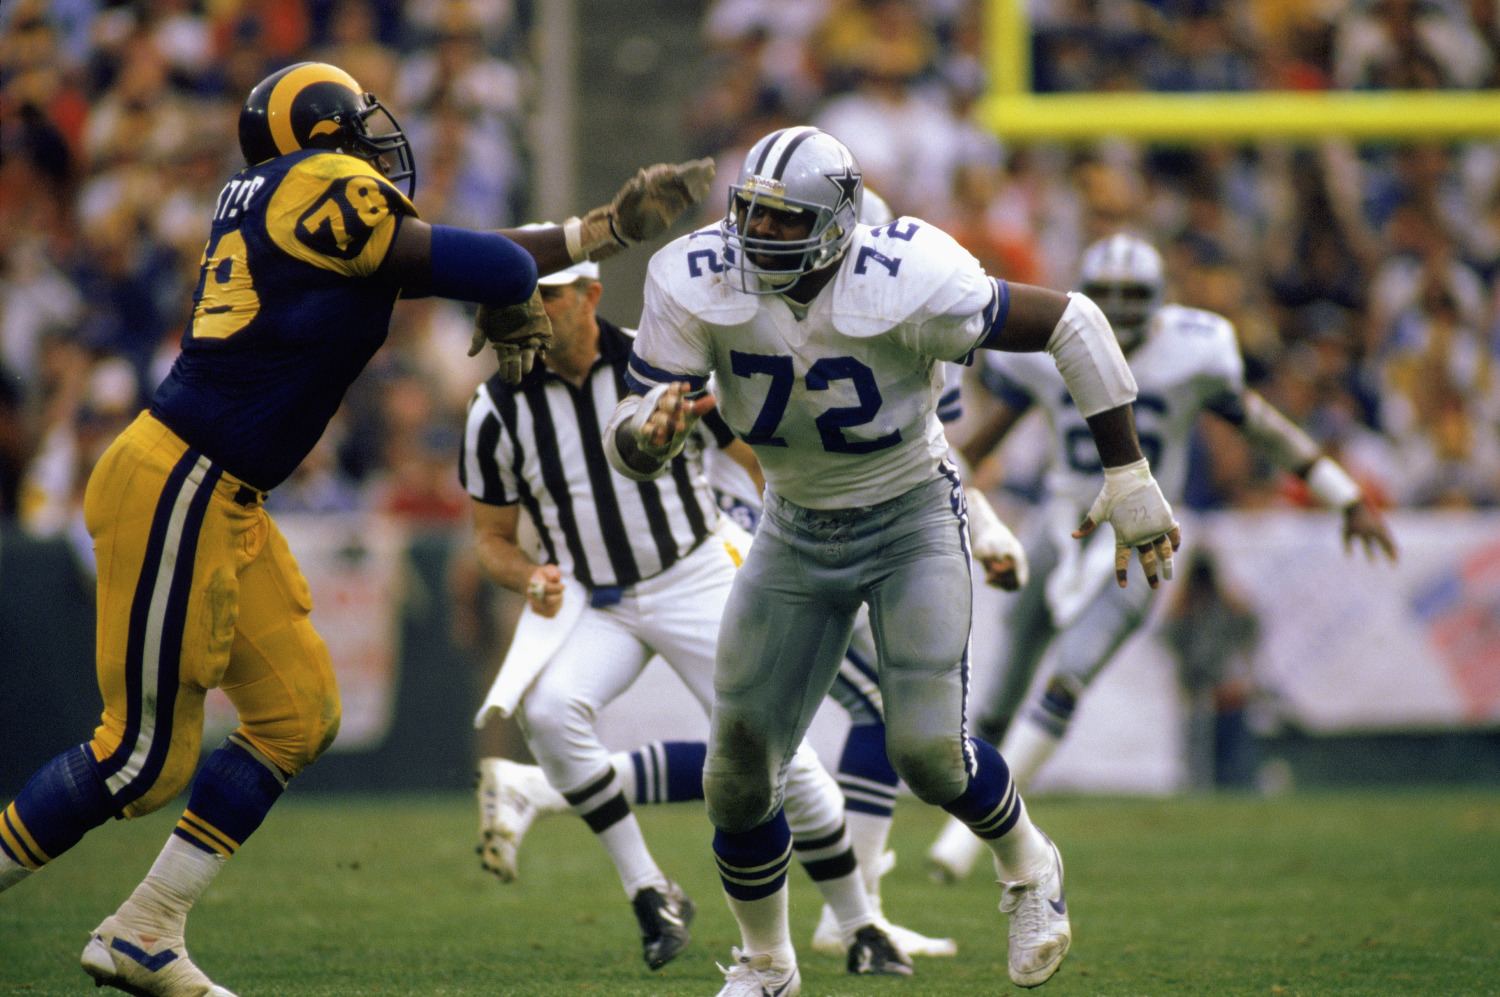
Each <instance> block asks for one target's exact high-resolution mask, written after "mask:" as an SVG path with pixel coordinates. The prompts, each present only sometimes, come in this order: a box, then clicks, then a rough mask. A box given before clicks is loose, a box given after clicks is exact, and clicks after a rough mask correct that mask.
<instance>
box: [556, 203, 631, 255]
mask: <svg viewBox="0 0 1500 997" xmlns="http://www.w3.org/2000/svg"><path fill="white" fill-rule="evenodd" d="M562 230H563V241H564V243H565V245H566V246H567V247H568V256H569V257H570V258H571V259H572V260H573V262H574V263H582V262H583V261H584V260H597V259H601V258H603V257H606V256H610V255H612V254H614V253H617V252H619V251H620V250H622V249H624V248H625V247H626V246H629V245H630V242H629V240H627V239H626V238H625V236H624V235H622V234H621V233H620V232H619V230H618V227H617V226H616V225H615V219H614V211H613V210H612V209H611V208H609V207H607V206H605V207H598V208H593V209H591V210H590V211H588V212H587V213H585V214H584V215H583V217H582V218H579V217H577V216H575V217H573V218H569V219H567V220H566V221H564V222H563V224H562Z"/></svg>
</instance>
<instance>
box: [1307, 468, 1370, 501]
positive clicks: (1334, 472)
mask: <svg viewBox="0 0 1500 997" xmlns="http://www.w3.org/2000/svg"><path fill="white" fill-rule="evenodd" d="M1304 480H1306V481H1307V490H1308V491H1310V492H1312V493H1313V496H1314V497H1315V498H1317V500H1318V501H1319V502H1322V503H1323V504H1324V505H1325V506H1327V507H1328V508H1330V509H1347V508H1348V507H1349V506H1351V505H1353V504H1354V503H1356V502H1358V501H1359V500H1360V499H1362V498H1364V492H1363V491H1361V490H1360V487H1359V483H1358V482H1357V481H1355V480H1354V479H1353V478H1351V477H1349V472H1348V471H1346V470H1344V469H1343V468H1342V467H1340V466H1339V464H1338V461H1336V460H1334V459H1333V458H1332V457H1328V456H1323V457H1319V458H1318V459H1317V460H1315V461H1313V465H1312V467H1310V468H1308V469H1307V477H1306V478H1305V479H1304Z"/></svg>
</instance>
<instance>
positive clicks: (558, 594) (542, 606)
mask: <svg viewBox="0 0 1500 997" xmlns="http://www.w3.org/2000/svg"><path fill="white" fill-rule="evenodd" d="M526 601H527V603H528V604H529V605H530V606H531V608H532V609H534V610H535V611H536V613H537V615H538V616H545V617H547V618H548V619H551V618H552V617H554V616H556V615H557V613H558V610H560V609H562V602H563V582H562V569H560V568H559V567H558V566H557V565H555V564H542V565H538V566H537V569H536V570H535V571H533V572H532V573H531V578H530V579H529V580H528V581H527V582H526Z"/></svg>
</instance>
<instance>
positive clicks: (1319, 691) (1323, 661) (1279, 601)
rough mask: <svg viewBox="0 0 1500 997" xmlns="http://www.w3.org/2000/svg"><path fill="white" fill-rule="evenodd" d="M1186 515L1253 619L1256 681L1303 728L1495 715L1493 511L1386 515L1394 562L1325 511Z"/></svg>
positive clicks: (1498, 712)
mask: <svg viewBox="0 0 1500 997" xmlns="http://www.w3.org/2000/svg"><path fill="white" fill-rule="evenodd" d="M1194 526H1195V527H1196V531H1197V535H1198V538H1199V541H1200V543H1203V544H1207V545H1208V546H1209V547H1210V548H1211V549H1212V550H1213V551H1214V553H1215V554H1217V555H1218V557H1217V561H1218V563H1219V567H1220V568H1221V570H1222V571H1223V573H1224V574H1225V575H1226V576H1227V577H1228V578H1230V579H1231V580H1232V582H1233V584H1234V585H1235V587H1236V589H1237V590H1238V591H1239V593H1240V594H1241V596H1243V597H1244V598H1245V599H1246V600H1247V601H1249V602H1250V603H1251V604H1252V605H1253V606H1254V607H1255V609H1256V610H1257V612H1258V614H1259V616H1260V619H1261V646H1260V651H1259V654H1258V656H1257V658H1256V663H1257V666H1258V670H1259V673H1260V675H1261V679H1262V683H1263V684H1264V685H1266V686H1268V687H1269V688H1271V689H1273V690H1274V691H1275V692H1276V693H1277V694H1278V695H1279V696H1280V697H1282V699H1284V700H1285V703H1286V707H1287V710H1288V715H1289V716H1290V717H1291V718H1293V719H1295V720H1296V721H1297V722H1298V723H1300V724H1301V725H1302V726H1303V727H1304V728H1306V729H1307V730H1309V731H1311V732H1313V733H1336V732H1345V731H1353V730H1361V731H1373V730H1411V729H1431V728H1455V727H1494V726H1496V725H1500V518H1497V517H1495V516H1493V515H1482V514H1477V513H1409V514H1397V515H1393V516H1392V517H1391V529H1392V532H1393V533H1394V534H1395V537H1396V542H1397V543H1398V544H1399V545H1400V548H1401V559H1400V562H1399V563H1398V564H1396V565H1389V564H1386V563H1384V562H1383V561H1381V562H1377V563H1371V562H1369V561H1367V560H1366V559H1365V557H1364V555H1363V553H1360V552H1356V553H1355V554H1352V555H1350V556H1348V557H1346V556H1344V553H1343V548H1342V546H1341V544H1340V542H1339V539H1338V528H1337V526H1336V525H1335V524H1334V523H1331V522H1330V521H1329V517H1327V516H1326V515H1323V516H1319V515H1315V514H1305V513H1303V514H1298V513H1287V512H1278V513H1265V514H1259V515H1256V514H1250V513H1236V514H1234V515H1222V516H1215V517H1200V518H1198V519H1197V520H1195V521H1194Z"/></svg>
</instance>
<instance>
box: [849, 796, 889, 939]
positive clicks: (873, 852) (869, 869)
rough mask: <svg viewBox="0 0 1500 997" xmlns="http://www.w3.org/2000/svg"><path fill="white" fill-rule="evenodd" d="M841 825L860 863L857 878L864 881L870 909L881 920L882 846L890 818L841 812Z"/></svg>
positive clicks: (883, 847)
mask: <svg viewBox="0 0 1500 997" xmlns="http://www.w3.org/2000/svg"><path fill="white" fill-rule="evenodd" d="M844 823H845V825H846V826H848V828H849V840H850V841H851V842H852V843H853V845H854V857H855V858H856V859H858V860H859V873H860V877H861V878H862V879H863V880H864V884H865V893H867V894H869V897H870V906H871V907H872V908H874V910H875V916H876V917H881V916H883V915H882V912H881V905H880V877H881V875H882V874H883V873H884V872H885V846H886V842H887V841H889V840H890V837H891V817H890V816H889V815H885V816H877V815H875V814H867V813H860V812H859V811H857V810H846V811H844Z"/></svg>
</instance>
